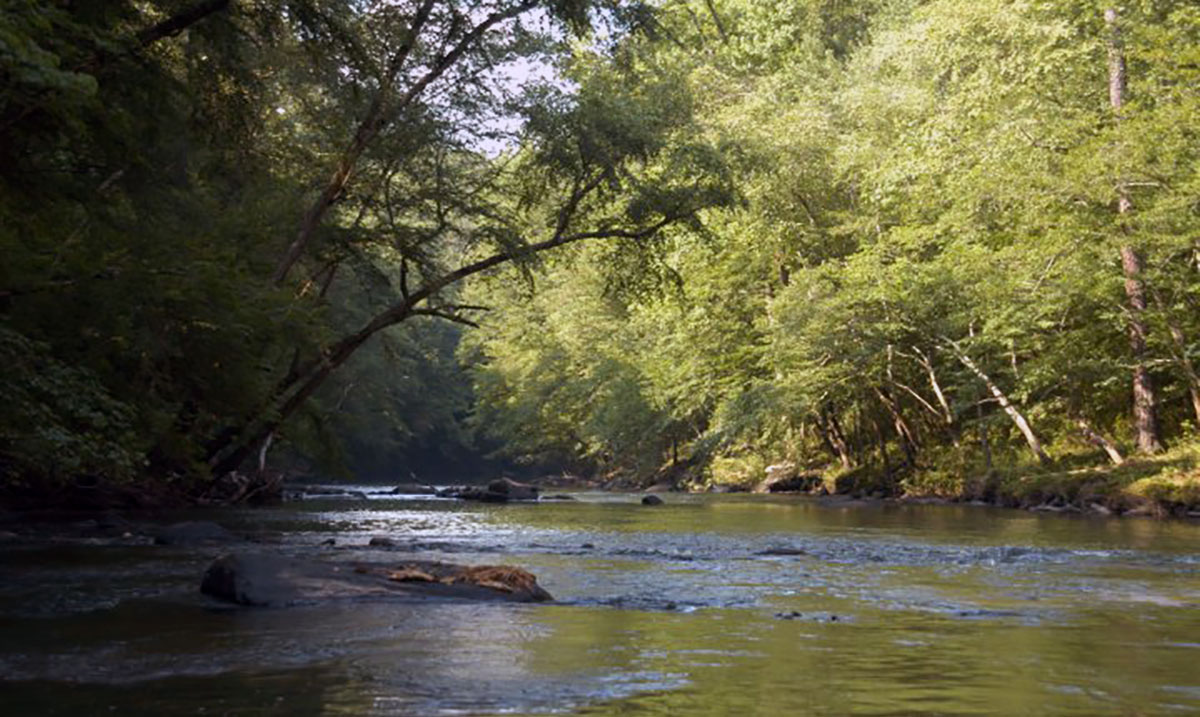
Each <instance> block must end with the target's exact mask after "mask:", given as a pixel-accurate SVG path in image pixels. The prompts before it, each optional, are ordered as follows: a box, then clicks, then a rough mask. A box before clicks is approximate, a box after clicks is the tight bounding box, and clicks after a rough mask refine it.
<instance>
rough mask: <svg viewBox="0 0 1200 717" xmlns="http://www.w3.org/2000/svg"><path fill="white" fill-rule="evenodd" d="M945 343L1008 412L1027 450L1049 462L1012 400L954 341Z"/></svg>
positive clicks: (1040, 444)
mask: <svg viewBox="0 0 1200 717" xmlns="http://www.w3.org/2000/svg"><path fill="white" fill-rule="evenodd" d="M947 345H948V346H949V348H950V350H951V351H952V352H953V353H954V357H955V358H957V359H958V360H959V362H960V363H961V364H962V365H963V366H966V367H967V369H968V370H970V371H971V373H973V374H975V375H976V376H978V377H979V380H981V381H983V385H985V386H987V390H988V392H989V393H991V394H992V397H993V398H995V399H996V403H999V404H1000V408H1003V409H1004V412H1005V413H1007V414H1008V417H1009V419H1011V420H1012V422H1013V424H1014V425H1016V427H1017V430H1019V431H1020V432H1021V435H1022V436H1024V437H1025V442H1026V443H1028V444H1029V450H1030V451H1033V455H1034V456H1036V457H1037V459H1038V462H1039V463H1049V462H1050V456H1049V455H1048V454H1047V453H1046V450H1045V449H1044V448H1042V442H1041V441H1040V440H1038V437H1037V434H1036V433H1034V432H1033V428H1032V427H1031V426H1030V425H1029V421H1027V420H1026V419H1025V416H1024V415H1022V413H1021V412H1020V411H1019V410H1018V409H1017V407H1016V406H1014V405H1013V403H1012V401H1010V400H1009V399H1008V396H1007V395H1005V393H1004V391H1002V390H1000V387H999V386H997V385H996V382H995V381H993V380H992V377H991V376H989V375H987V374H986V373H984V372H983V369H981V368H979V366H978V365H977V364H976V363H975V361H974V360H972V359H971V357H970V356H968V355H967V354H966V352H964V351H963V350H962V349H960V348H959V347H958V346H957V345H956V344H955V343H954V342H948V344H947Z"/></svg>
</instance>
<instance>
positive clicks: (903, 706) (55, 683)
mask: <svg viewBox="0 0 1200 717" xmlns="http://www.w3.org/2000/svg"><path fill="white" fill-rule="evenodd" d="M577 497H578V498H580V500H579V501H577V502H570V503H543V504H540V505H531V504H529V505H527V504H521V505H502V506H492V505H479V504H460V503H456V502H451V501H437V500H399V499H391V498H388V499H377V500H371V501H369V502H348V501H336V500H311V501H306V502H303V503H297V504H289V505H287V506H285V507H283V508H279V509H273V510H259V511H252V512H251V511H230V512H226V513H222V514H219V515H217V516H215V517H216V518H217V519H218V520H220V521H221V522H223V523H224V524H225V525H227V526H228V527H230V528H232V529H234V530H236V531H239V532H242V533H244V534H247V535H249V536H251V537H253V538H255V539H256V541H257V542H256V544H255V549H261V550H271V551H284V552H294V553H297V554H303V555H315V556H319V557H321V558H322V559H329V560H340V559H357V558H362V559H370V560H385V559H395V560H396V561H403V560H404V559H405V558H406V557H409V556H418V555H419V556H420V557H421V558H434V559H445V560H451V561H455V562H460V563H474V564H485V563H498V562H503V563H508V564H515V565H519V566H522V567H524V568H527V569H529V570H531V571H533V572H534V573H536V574H537V575H538V576H539V581H540V582H541V583H542V585H543V586H545V587H546V588H547V589H548V590H550V592H551V593H553V594H554V595H555V597H556V598H558V602H557V603H555V604H551V605H510V604H495V605H493V604H486V605H484V604H473V603H444V604H396V603H387V602H353V603H334V604H326V605H315V606H306V607H297V608H291V609H286V610H243V609H228V608H225V607H222V606H220V605H218V604H216V603H212V602H209V601H208V600H207V599H206V598H204V597H203V596H201V595H199V594H198V592H197V586H198V583H199V577H200V574H201V573H202V572H203V569H204V567H205V566H206V564H207V563H208V561H209V560H211V558H212V557H214V556H215V555H216V554H218V553H219V552H221V551H220V549H184V548H165V547H154V546H137V545H133V546H125V547H117V546H109V547H99V546H90V545H80V544H76V543H71V542H64V543H62V544H59V545H53V546H46V545H45V544H41V545H21V544H17V545H14V546H8V547H4V548H0V679H2V680H3V681H2V682H0V694H2V695H3V698H2V699H3V703H4V704H5V705H6V707H5V712H6V713H7V714H60V713H61V714H73V715H78V714H94V713H115V714H347V715H350V714H404V715H408V714H418V715H420V714H431V715H432V714H537V713H579V714H621V715H658V714H662V715H668V714H669V715H733V714H739V715H740V714H747V715H805V714H814V715H826V714H827V715H842V714H864V715H898V714H946V715H984V714H1006V715H1010V714H1011V715H1015V714H1063V715H1099V714H1113V715H1150V714H1176V713H1180V714H1187V713H1197V712H1200V526H1198V525H1196V524H1194V523H1192V524H1188V523H1158V522H1153V521H1149V520H1129V519H1127V520H1116V519H1102V518H1082V517H1062V516H1039V515H1031V514H1026V513H1019V512H1014V511H1003V510H992V509H985V508H973V507H959V506H899V505H885V504H867V505H861V504H849V503H846V504H830V503H818V502H814V501H811V500H808V499H801V498H778V497H766V496H674V495H669V496H666V500H667V503H668V504H667V505H665V506H662V507H656V508H650V507H643V506H641V505H638V504H637V500H636V497H634V496H617V495H605V494H591V495H589V494H581V495H578V496H577ZM205 517H207V518H212V517H214V516H213V515H212V514H209V515H206V516H205ZM373 536H387V537H390V538H392V539H393V540H394V541H395V542H396V547H394V548H389V549H373V548H367V547H364V546H365V544H366V542H367V541H368V540H369V539H370V538H371V537H373ZM330 537H333V538H334V539H335V540H336V543H337V544H336V546H334V547H332V548H330V547H321V545H320V543H321V542H322V541H324V540H326V539H328V538H330Z"/></svg>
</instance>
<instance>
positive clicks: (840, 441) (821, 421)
mask: <svg viewBox="0 0 1200 717" xmlns="http://www.w3.org/2000/svg"><path fill="white" fill-rule="evenodd" d="M817 421H818V426H819V427H820V429H821V435H822V436H823V437H824V438H825V443H826V445H828V446H829V448H830V450H831V451H832V452H833V454H834V455H835V456H836V457H837V459H838V461H840V462H841V464H842V468H844V469H846V470H850V466H851V465H852V464H851V461H850V449H849V447H848V446H847V445H846V434H845V433H843V432H842V426H841V424H840V423H839V422H838V420H837V416H836V415H834V413H833V411H832V409H830V408H829V407H826V408H823V409H821V412H820V413H818V414H817Z"/></svg>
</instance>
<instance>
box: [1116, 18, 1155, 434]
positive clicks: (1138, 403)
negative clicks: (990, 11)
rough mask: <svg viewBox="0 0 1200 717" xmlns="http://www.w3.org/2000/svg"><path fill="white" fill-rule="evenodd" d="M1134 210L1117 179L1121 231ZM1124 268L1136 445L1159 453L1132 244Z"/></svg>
mask: <svg viewBox="0 0 1200 717" xmlns="http://www.w3.org/2000/svg"><path fill="white" fill-rule="evenodd" d="M1104 21H1105V23H1107V25H1108V29H1109V40H1108V97H1109V103H1110V104H1111V105H1112V110H1113V113H1114V115H1115V116H1116V120H1117V121H1118V122H1119V121H1120V120H1121V108H1122V107H1123V106H1124V104H1125V88H1126V83H1127V76H1126V67H1125V48H1124V44H1123V40H1122V37H1121V28H1120V26H1119V25H1118V24H1117V10H1116V9H1115V8H1109V9H1107V10H1105V11H1104ZM1132 211H1133V200H1132V199H1130V197H1129V189H1128V187H1126V186H1125V181H1124V180H1123V179H1120V180H1118V183H1117V213H1118V215H1120V217H1121V232H1122V233H1123V234H1126V235H1128V234H1129V224H1128V222H1127V220H1126V219H1125V217H1126V216H1127V215H1128V214H1129V213H1130V212H1132ZM1121 269H1122V271H1123V272H1124V274H1125V296H1126V299H1127V300H1128V302H1129V348H1130V351H1131V353H1132V354H1133V364H1134V366H1133V422H1134V427H1135V429H1136V431H1137V447H1138V451H1139V452H1141V453H1147V454H1152V453H1158V452H1160V451H1161V450H1162V439H1161V437H1160V435H1159V430H1158V415H1157V414H1158V402H1157V399H1156V397H1155V392H1154V381H1153V379H1152V378H1151V376H1150V370H1149V369H1148V368H1147V367H1146V336H1147V330H1146V318H1145V314H1146V288H1145V286H1144V284H1143V282H1142V258H1141V256H1140V255H1139V254H1138V252H1137V249H1136V248H1134V247H1133V246H1132V245H1130V244H1126V245H1124V246H1122V247H1121Z"/></svg>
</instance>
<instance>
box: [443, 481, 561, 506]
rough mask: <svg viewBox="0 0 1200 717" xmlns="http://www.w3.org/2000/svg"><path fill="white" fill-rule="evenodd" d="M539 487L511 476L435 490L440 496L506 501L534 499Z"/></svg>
mask: <svg viewBox="0 0 1200 717" xmlns="http://www.w3.org/2000/svg"><path fill="white" fill-rule="evenodd" d="M539 491H540V489H539V488H538V487H537V486H535V485H528V484H526V483H518V482H517V481H515V480H512V479H511V478H497V479H496V480H494V481H492V482H490V483H488V484H487V485H486V486H484V487H479V486H461V487H451V488H446V489H444V490H440V491H438V492H437V495H438V496H440V497H442V498H458V499H459V500H481V501H483V502H484V503H507V502H509V501H512V500H528V501H535V500H537V499H538V492H539Z"/></svg>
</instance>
